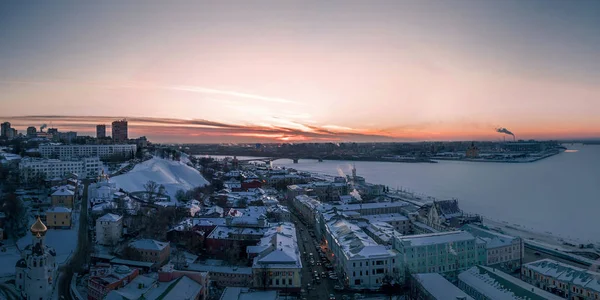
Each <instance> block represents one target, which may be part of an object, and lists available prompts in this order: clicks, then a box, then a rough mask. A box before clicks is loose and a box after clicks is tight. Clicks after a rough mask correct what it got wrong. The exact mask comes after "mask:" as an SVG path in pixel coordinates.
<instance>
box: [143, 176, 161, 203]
mask: <svg viewBox="0 0 600 300" xmlns="http://www.w3.org/2000/svg"><path fill="white" fill-rule="evenodd" d="M144 189H145V190H146V192H147V193H148V200H154V197H155V195H156V191H157V190H158V183H156V182H155V181H152V180H149V181H148V182H146V184H144Z"/></svg>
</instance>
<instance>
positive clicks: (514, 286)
mask: <svg viewBox="0 0 600 300" xmlns="http://www.w3.org/2000/svg"><path fill="white" fill-rule="evenodd" d="M458 279H459V280H460V281H462V282H463V283H465V284H466V285H468V286H470V287H471V288H473V289H474V290H476V291H477V292H479V293H480V294H482V295H483V296H485V297H487V298H488V299H519V300H521V299H522V300H525V299H527V300H558V299H563V298H561V297H558V296H556V295H554V294H551V293H548V292H546V291H544V290H542V289H539V288H536V287H534V286H533V285H530V284H528V283H526V282H524V281H522V280H519V279H517V278H515V277H513V276H510V275H508V274H506V273H504V272H502V271H500V270H496V269H491V268H488V267H484V266H474V267H472V268H470V269H468V270H466V271H464V272H462V273H460V274H459V275H458Z"/></svg>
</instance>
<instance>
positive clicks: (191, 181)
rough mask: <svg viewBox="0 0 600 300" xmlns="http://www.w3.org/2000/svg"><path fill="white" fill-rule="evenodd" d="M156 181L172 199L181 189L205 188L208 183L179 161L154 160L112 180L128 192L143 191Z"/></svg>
mask: <svg viewBox="0 0 600 300" xmlns="http://www.w3.org/2000/svg"><path fill="white" fill-rule="evenodd" d="M150 180H152V181H155V182H156V183H158V184H162V185H164V186H165V188H166V192H167V194H169V195H170V196H171V197H174V196H175V193H176V192H177V190H179V189H183V190H190V189H193V188H195V187H197V186H204V185H207V184H208V181H207V180H206V179H204V177H202V174H200V172H198V171H197V170H195V169H194V168H192V167H190V166H187V165H185V164H184V163H182V162H179V161H172V160H166V159H162V158H156V157H154V158H152V159H150V160H147V161H145V162H143V163H141V164H138V165H136V166H135V167H134V168H133V170H131V171H129V172H127V173H125V174H123V175H119V176H115V177H113V178H111V181H113V182H115V183H116V184H117V187H118V188H122V189H123V190H125V191H128V192H136V191H143V190H144V184H146V183H147V182H148V181H150Z"/></svg>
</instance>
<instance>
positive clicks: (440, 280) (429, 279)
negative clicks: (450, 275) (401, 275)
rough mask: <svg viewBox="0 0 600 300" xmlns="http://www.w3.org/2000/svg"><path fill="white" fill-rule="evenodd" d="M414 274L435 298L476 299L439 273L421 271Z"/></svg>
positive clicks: (440, 299) (439, 299) (442, 299)
mask: <svg viewBox="0 0 600 300" xmlns="http://www.w3.org/2000/svg"><path fill="white" fill-rule="evenodd" d="M412 276H413V278H414V279H415V280H416V281H417V282H418V283H419V284H420V285H421V286H422V287H423V289H425V290H426V291H427V292H428V293H429V294H430V295H431V296H432V297H433V299H435V300H448V299H464V300H474V299H473V298H472V297H471V296H469V295H467V293H465V292H463V291H461V290H460V289H459V288H458V287H456V286H455V285H453V284H452V283H450V281H448V280H446V278H444V277H443V276H442V275H440V274H438V273H421V274H413V275H412Z"/></svg>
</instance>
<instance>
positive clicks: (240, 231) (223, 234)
mask: <svg viewBox="0 0 600 300" xmlns="http://www.w3.org/2000/svg"><path fill="white" fill-rule="evenodd" d="M265 231H266V228H262V227H233V226H217V227H215V229H214V230H213V231H211V233H210V234H209V235H208V237H207V238H209V239H233V240H237V239H241V238H242V236H243V237H244V239H247V236H249V235H251V236H256V237H261V236H263V235H264V233H265Z"/></svg>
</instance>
